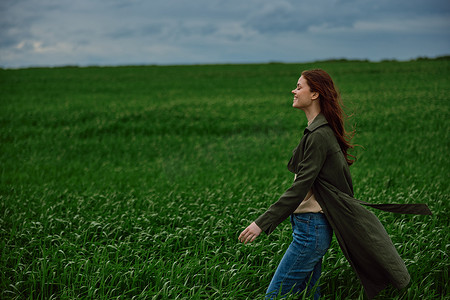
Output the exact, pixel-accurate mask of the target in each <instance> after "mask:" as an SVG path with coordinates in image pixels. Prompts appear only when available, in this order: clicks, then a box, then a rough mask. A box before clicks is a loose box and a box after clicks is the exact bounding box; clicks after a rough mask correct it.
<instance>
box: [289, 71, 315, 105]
mask: <svg viewBox="0 0 450 300" xmlns="http://www.w3.org/2000/svg"><path fill="white" fill-rule="evenodd" d="M292 94H294V101H293V103H292V107H295V108H299V109H301V110H303V109H305V108H308V107H309V106H310V105H311V104H312V103H313V100H314V99H316V98H317V97H316V95H317V93H313V92H311V90H310V88H309V85H308V83H307V82H306V79H305V78H304V77H303V76H301V77H300V78H299V79H298V82H297V88H296V89H295V90H292Z"/></svg>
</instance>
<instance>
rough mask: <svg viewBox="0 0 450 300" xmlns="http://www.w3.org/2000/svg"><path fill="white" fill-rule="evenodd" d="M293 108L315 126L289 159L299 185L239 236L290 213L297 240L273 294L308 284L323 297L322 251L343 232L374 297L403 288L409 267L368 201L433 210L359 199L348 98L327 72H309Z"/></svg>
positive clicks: (246, 237) (244, 238)
mask: <svg viewBox="0 0 450 300" xmlns="http://www.w3.org/2000/svg"><path fill="white" fill-rule="evenodd" d="M292 93H293V94H294V100H293V104H292V106H293V107H295V108H298V109H301V110H303V111H304V113H305V115H306V118H307V119H308V126H307V127H306V129H305V130H304V135H303V137H302V139H301V140H300V143H299V145H298V146H297V148H296V149H295V150H294V152H293V155H292V158H291V159H290V161H289V163H288V169H289V171H291V172H292V173H294V174H295V178H294V182H293V184H292V186H291V187H290V188H289V189H288V190H287V191H286V192H285V193H284V194H283V195H282V196H281V197H280V198H279V200H278V201H277V202H276V203H274V204H273V205H272V206H271V207H270V208H269V209H268V210H267V211H266V212H265V213H264V214H262V215H261V216H260V217H259V218H257V219H256V220H255V221H254V222H253V223H251V224H250V225H249V226H248V227H247V228H246V229H245V230H244V231H242V233H241V234H240V235H239V240H240V241H241V242H243V243H248V242H253V241H254V240H255V239H256V237H258V236H259V235H260V233H261V232H262V231H264V232H265V233H266V234H270V233H271V232H273V231H274V230H275V228H276V227H277V226H278V225H279V224H280V223H281V222H282V221H283V220H285V219H286V218H287V217H290V221H291V224H292V229H293V235H292V236H293V241H292V243H291V244H290V246H289V248H288V249H287V251H286V253H285V255H284V256H283V258H282V260H281V262H280V264H279V266H278V268H277V270H276V272H275V275H274V276H273V278H272V281H271V283H270V285H269V287H268V289H267V293H266V298H267V299H272V298H274V297H276V296H277V295H278V296H279V295H286V294H288V293H298V292H301V291H302V290H304V289H305V288H307V289H308V290H311V291H313V292H314V299H318V298H319V297H320V289H319V285H318V284H319V277H320V273H321V263H322V257H323V256H324V254H325V253H326V251H327V250H328V248H329V246H330V242H331V238H332V232H333V231H334V232H335V235H336V238H337V240H338V242H339V245H340V247H341V249H342V251H343V253H344V255H345V256H346V258H347V259H348V260H349V262H350V265H351V266H352V267H353V268H354V270H355V271H356V273H357V275H358V277H359V279H360V280H361V282H362V284H363V286H364V288H365V291H366V294H367V296H368V298H369V299H370V298H372V297H374V296H375V295H376V294H378V293H379V292H380V291H381V290H382V289H384V288H385V287H386V286H387V285H388V284H389V283H391V284H393V285H394V286H395V287H397V288H403V287H405V286H406V285H407V284H408V283H409V279H410V278H409V273H408V271H407V269H406V267H405V264H404V262H403V261H402V260H401V258H400V257H399V255H398V253H397V251H396V250H395V248H394V246H393V244H392V242H391V240H390V238H389V236H388V235H387V233H386V231H385V230H384V227H383V226H382V225H381V223H380V222H379V220H378V219H377V217H376V216H375V215H374V214H373V213H372V212H370V211H369V210H367V209H365V208H364V207H363V206H361V204H364V205H368V206H372V207H375V208H378V209H383V210H386V211H391V212H402V213H416V214H431V212H430V211H429V209H428V207H427V206H426V205H422V204H410V205H406V204H401V205H397V204H369V203H365V202H362V201H359V200H356V199H354V198H353V185H352V179H351V175H350V171H349V166H350V165H351V164H352V163H353V160H352V159H351V158H352V156H351V155H349V154H348V153H347V150H348V149H349V148H352V147H353V146H352V145H351V144H350V142H349V141H350V138H349V137H348V135H347V133H346V131H345V129H344V122H343V112H342V108H341V105H340V97H339V94H338V93H337V91H336V88H335V86H334V83H333V80H332V79H331V77H330V76H329V75H328V74H327V73H326V72H325V71H323V70H310V71H304V72H302V75H301V77H300V78H299V80H298V82H297V88H296V89H295V90H293V91H292Z"/></svg>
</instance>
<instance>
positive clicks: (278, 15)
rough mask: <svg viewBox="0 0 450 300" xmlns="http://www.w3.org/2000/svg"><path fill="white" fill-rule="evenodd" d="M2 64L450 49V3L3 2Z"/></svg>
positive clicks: (241, 59)
mask: <svg viewBox="0 0 450 300" xmlns="http://www.w3.org/2000/svg"><path fill="white" fill-rule="evenodd" d="M0 28H1V29H0V67H3V68H16V67H28V66H61V65H79V66H87V65H129V64H139V65H141V64H160V65H163V64H195V63H246V62H273V61H277V62H305V61H314V60H323V59H331V58H348V59H369V60H373V61H377V60H381V59H398V60H407V59H411V58H416V57H418V56H427V57H436V56H440V55H446V54H450V1H449V0H358V1H351V0H309V1H307V0H305V1H300V0H190V1H188V0H184V1H183V0H147V1H145V0H70V1H68V0H1V1H0Z"/></svg>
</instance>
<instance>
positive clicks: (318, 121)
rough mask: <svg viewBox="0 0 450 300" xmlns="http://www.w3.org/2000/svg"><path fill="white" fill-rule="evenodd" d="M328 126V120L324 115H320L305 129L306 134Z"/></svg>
mask: <svg viewBox="0 0 450 300" xmlns="http://www.w3.org/2000/svg"><path fill="white" fill-rule="evenodd" d="M325 124H328V122H327V119H325V116H324V115H323V114H322V113H319V114H318V115H317V116H316V117H315V118H314V120H313V121H312V123H311V124H309V126H308V127H306V128H305V132H304V133H306V132H313V131H314V130H316V129H317V128H319V127H320V126H322V125H325Z"/></svg>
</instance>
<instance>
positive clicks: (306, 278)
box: [266, 213, 333, 299]
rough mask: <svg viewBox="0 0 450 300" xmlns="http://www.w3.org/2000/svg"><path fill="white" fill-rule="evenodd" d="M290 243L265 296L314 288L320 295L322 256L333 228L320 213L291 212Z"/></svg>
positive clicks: (328, 243) (315, 294)
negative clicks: (291, 238)
mask: <svg viewBox="0 0 450 300" xmlns="http://www.w3.org/2000/svg"><path fill="white" fill-rule="evenodd" d="M291 224H292V231H293V233H292V237H293V240H292V243H291V244H290V245H289V248H288V249H287V250H286V253H285V254H284V256H283V258H282V259H281V262H280V264H279V265H278V268H277V270H276V271H275V275H274V276H273V278H272V281H271V282H270V285H269V288H268V289H267V293H266V299H274V298H276V297H277V296H284V295H287V294H289V292H291V293H292V294H295V293H298V292H301V291H303V290H304V289H305V288H306V286H308V291H314V299H319V297H320V289H319V277H320V273H321V269H322V257H323V256H324V255H325V253H326V252H327V250H328V248H329V247H330V243H331V238H332V236H333V230H332V229H331V226H330V224H329V223H328V221H327V218H326V217H325V215H324V214H322V213H304V214H292V215H291Z"/></svg>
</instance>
